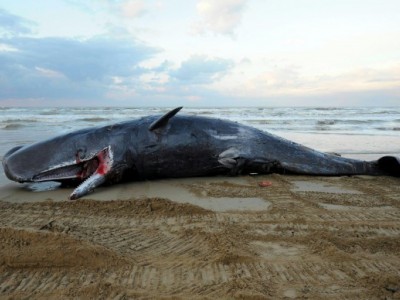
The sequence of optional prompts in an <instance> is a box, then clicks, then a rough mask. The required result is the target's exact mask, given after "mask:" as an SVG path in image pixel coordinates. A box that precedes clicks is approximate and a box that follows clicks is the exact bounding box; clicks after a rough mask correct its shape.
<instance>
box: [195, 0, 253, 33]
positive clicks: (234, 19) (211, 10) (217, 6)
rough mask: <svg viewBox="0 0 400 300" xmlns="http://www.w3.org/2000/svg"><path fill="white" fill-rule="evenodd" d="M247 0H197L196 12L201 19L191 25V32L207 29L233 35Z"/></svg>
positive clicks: (200, 31)
mask: <svg viewBox="0 0 400 300" xmlns="http://www.w3.org/2000/svg"><path fill="white" fill-rule="evenodd" d="M247 1H248V0H219V1H212V0H198V2H197V13H198V14H199V16H200V18H201V20H200V21H199V22H197V23H195V24H194V25H193V28H192V29H193V32H194V33H196V34H200V33H204V32H206V31H207V30H209V31H213V32H215V33H218V34H225V35H233V34H234V30H235V29H236V27H237V26H238V25H239V24H240V21H241V19H242V15H243V12H244V10H245V8H246V4H247Z"/></svg>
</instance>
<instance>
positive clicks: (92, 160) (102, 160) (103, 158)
mask: <svg viewBox="0 0 400 300" xmlns="http://www.w3.org/2000/svg"><path fill="white" fill-rule="evenodd" d="M110 156H111V153H110V148H109V147H107V148H105V149H103V150H101V151H100V152H98V153H96V154H95V155H93V156H91V157H89V158H87V159H84V160H78V159H77V160H76V162H75V163H71V164H66V165H63V166H56V167H53V168H50V169H47V170H45V171H43V172H40V173H39V174H37V175H35V176H33V177H32V180H31V181H33V182H43V181H63V180H70V179H76V180H79V181H84V180H86V179H87V178H89V177H90V176H92V175H94V174H95V173H99V174H101V173H103V174H102V175H104V174H105V171H104V170H106V169H107V163H108V161H109V159H110Z"/></svg>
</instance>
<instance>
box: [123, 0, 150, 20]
mask: <svg viewBox="0 0 400 300" xmlns="http://www.w3.org/2000/svg"><path fill="white" fill-rule="evenodd" d="M120 11H121V14H122V15H123V16H124V17H127V18H137V17H140V16H142V15H143V14H144V13H145V12H146V8H145V4H144V1H141V0H128V1H124V2H122V3H121V4H120Z"/></svg>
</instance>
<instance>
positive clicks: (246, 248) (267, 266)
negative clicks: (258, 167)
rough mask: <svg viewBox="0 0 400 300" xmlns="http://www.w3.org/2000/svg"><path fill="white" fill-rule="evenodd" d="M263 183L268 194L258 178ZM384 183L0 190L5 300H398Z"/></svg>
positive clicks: (0, 283)
mask: <svg viewBox="0 0 400 300" xmlns="http://www.w3.org/2000/svg"><path fill="white" fill-rule="evenodd" d="M261 181H269V182H271V183H272V185H271V186H268V187H260V186H259V182H261ZM398 183H399V181H398V179H397V178H390V177H368V176H354V177H306V176H282V175H268V176H256V177H251V176H244V177H215V178H189V179H179V180H161V181H147V182H137V183H129V184H120V185H115V186H111V187H104V188H99V189H97V190H96V191H95V193H93V194H91V195H89V196H87V197H86V198H85V199H83V200H78V201H68V200H66V199H67V197H68V195H69V193H70V192H71V189H61V188H60V189H56V190H52V191H42V192H35V191H33V190H32V189H30V188H29V187H22V186H20V185H17V184H9V185H6V186H4V187H2V188H1V189H0V200H1V201H0V207H1V209H0V214H1V215H0V270H1V271H0V298H2V299H21V298H22V299H23V298H29V299H35V298H36V299H43V298H46V299H59V298H76V297H79V298H92V299H132V298H135V299H138V298H139V299H140V298H141V299H150V298H163V299H188V298H191V299H203V298H208V299H217V298H218V299H231V298H246V299H272V298H273V299H290V298H310V299H351V298H353V299H375V298H380V299H383V298H385V297H386V298H387V299H396V298H400V239H399V235H400V187H399V184H398Z"/></svg>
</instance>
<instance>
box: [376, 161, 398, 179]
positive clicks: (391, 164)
mask: <svg viewBox="0 0 400 300" xmlns="http://www.w3.org/2000/svg"><path fill="white" fill-rule="evenodd" d="M377 163H378V167H379V169H381V170H382V171H383V172H385V174H387V175H390V176H396V177H400V158H399V157H395V156H383V157H381V158H380V159H378V161H377Z"/></svg>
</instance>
